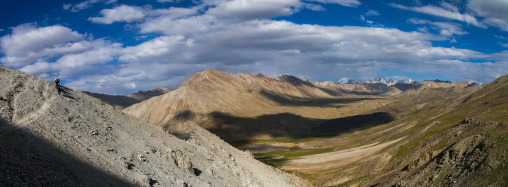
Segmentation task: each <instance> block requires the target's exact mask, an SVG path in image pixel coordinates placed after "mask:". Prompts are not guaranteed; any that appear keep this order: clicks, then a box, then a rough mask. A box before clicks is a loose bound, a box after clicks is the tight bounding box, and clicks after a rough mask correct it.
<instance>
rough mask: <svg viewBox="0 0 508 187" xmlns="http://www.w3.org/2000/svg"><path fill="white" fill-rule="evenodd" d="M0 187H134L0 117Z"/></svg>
mask: <svg viewBox="0 0 508 187" xmlns="http://www.w3.org/2000/svg"><path fill="white" fill-rule="evenodd" d="M0 186H135V185H134V184H131V183H129V182H127V181H124V180H122V179H121V178H118V177H116V176H114V175H112V174H110V173H108V172H105V171H103V170H100V169H97V168H94V167H93V166H92V165H90V164H88V163H85V162H83V161H80V160H78V159H77V158H74V157H72V156H71V155H70V154H69V153H66V152H64V151H62V150H60V149H59V148H58V146H57V145H55V143H52V142H48V141H46V140H45V139H41V138H39V137H37V136H36V135H33V134H32V133H30V132H28V131H26V130H24V129H21V128H18V127H16V126H14V125H13V124H11V123H9V122H7V121H6V120H5V119H1V118H0Z"/></svg>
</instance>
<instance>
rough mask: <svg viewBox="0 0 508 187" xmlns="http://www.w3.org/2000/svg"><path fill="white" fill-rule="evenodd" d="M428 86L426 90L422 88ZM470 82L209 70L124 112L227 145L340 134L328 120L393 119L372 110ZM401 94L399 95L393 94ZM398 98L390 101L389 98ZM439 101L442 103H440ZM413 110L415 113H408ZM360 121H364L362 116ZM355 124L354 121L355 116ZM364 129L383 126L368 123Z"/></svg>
mask: <svg viewBox="0 0 508 187" xmlns="http://www.w3.org/2000/svg"><path fill="white" fill-rule="evenodd" d="M424 84H425V85H424ZM468 85H469V84H468V83H434V82H422V83H418V84H407V85H402V86H401V85H400V84H395V85H393V86H390V87H389V86H387V85H386V84H381V83H361V84H336V83H333V82H310V81H304V80H300V79H298V78H296V77H293V76H287V75H285V76H279V77H269V76H264V75H261V74H258V75H250V74H244V73H239V74H236V75H233V74H229V73H225V72H220V71H217V70H206V71H204V72H199V73H196V74H195V75H194V76H192V77H191V78H189V79H188V80H187V81H185V82H184V83H182V84H181V85H180V86H179V87H178V88H177V89H176V90H174V91H172V92H170V93H167V94H164V95H162V96H159V97H155V98H152V99H149V100H146V101H144V102H141V103H138V104H135V105H133V106H131V107H128V108H126V109H125V110H123V112H125V113H127V114H131V115H133V116H136V117H138V118H140V119H144V120H147V121H148V122H150V123H152V124H155V125H157V126H163V127H166V128H168V130H169V131H171V132H174V133H175V134H177V133H178V131H179V129H180V128H183V127H182V126H180V125H178V124H181V123H179V122H180V121H186V120H192V121H195V122H196V123H197V124H199V125H200V126H201V127H204V128H205V129H207V130H209V131H211V132H212V133H214V134H216V135H218V136H219V137H221V138H223V139H226V140H228V141H236V140H242V139H271V138H297V137H305V136H316V135H318V136H322V135H326V136H329V135H337V134H339V133H343V131H340V130H335V131H331V132H330V131H328V132H325V131H326V129H330V128H325V127H323V126H326V125H325V124H323V123H325V122H326V121H329V120H334V119H337V118H342V117H351V116H356V115H363V116H367V117H369V118H367V119H369V120H371V121H373V120H378V119H381V121H383V120H384V122H386V121H390V120H392V116H389V115H396V113H395V114H387V113H383V114H381V115H377V114H375V115H373V113H374V112H371V111H372V110H374V109H377V108H382V107H385V106H387V105H388V104H390V103H394V102H404V101H406V100H408V99H410V98H409V97H413V96H415V95H418V94H420V93H422V92H424V90H425V89H427V90H425V92H433V90H436V89H444V88H446V89H451V91H450V92H448V93H447V95H446V97H455V96H458V95H460V94H464V93H467V92H469V91H471V90H473V89H474V87H472V86H471V87H468ZM393 89H398V92H395V91H393V94H389V93H392V92H389V91H390V90H393ZM392 95H393V96H398V97H391V96H392ZM436 101H438V100H436ZM406 111H412V110H406ZM360 117H361V116H360ZM351 119H356V118H355V117H353V118H351ZM364 124H365V126H362V127H367V126H371V125H372V124H379V122H374V123H370V122H369V121H365V123H364Z"/></svg>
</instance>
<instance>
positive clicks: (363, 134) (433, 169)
mask: <svg viewBox="0 0 508 187" xmlns="http://www.w3.org/2000/svg"><path fill="white" fill-rule="evenodd" d="M438 84H441V83H438ZM442 84H449V83H442ZM427 85H428V83H427ZM436 86H437V85H436ZM471 88H474V89H472V90H471V91H470V92H467V93H464V94H458V93H462V92H461V91H462V90H461V89H457V88H454V87H447V86H444V85H441V87H440V88H432V89H429V88H426V89H422V90H421V91H420V92H419V94H416V95H412V96H407V98H408V100H406V101H404V102H395V103H393V104H391V105H389V106H387V107H383V108H379V109H376V110H374V111H375V112H386V113H389V114H393V115H394V116H395V117H396V118H397V119H396V120H394V121H391V122H389V123H385V124H380V125H378V126H373V127H369V128H365V129H361V130H358V131H354V132H352V133H350V134H344V135H340V136H336V137H332V138H326V139H321V140H311V141H305V142H301V143H299V144H297V146H298V147H297V148H292V150H290V151H286V152H273V153H269V154H265V156H271V157H274V158H275V157H276V158H281V156H282V158H283V159H279V160H280V161H279V162H281V161H282V163H281V164H282V166H281V167H282V168H283V169H286V170H293V171H294V170H297V171H298V172H300V173H301V174H302V175H304V176H307V178H309V179H312V181H314V182H316V183H317V184H321V185H323V186H336V185H344V186H350V185H358V186H506V185H507V183H508V175H507V174H506V171H507V169H508V168H507V167H506V164H508V159H507V158H506V152H505V150H508V146H507V145H508V144H506V143H508V139H507V138H506V136H507V135H508V129H507V126H506V125H507V122H508V115H506V112H507V107H508V95H507V94H506V91H508V76H503V77H500V78H499V79H497V80H496V81H494V82H492V83H490V84H487V85H476V86H472V87H469V88H468V89H471ZM336 125H337V126H341V125H342V124H340V123H339V124H336ZM310 151H313V152H314V154H312V153H309V152H310ZM318 151H320V152H318ZM315 153H319V154H315ZM293 155H297V156H293ZM270 162H274V160H272V161H270Z"/></svg>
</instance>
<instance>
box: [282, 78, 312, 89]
mask: <svg viewBox="0 0 508 187" xmlns="http://www.w3.org/2000/svg"><path fill="white" fill-rule="evenodd" d="M278 78H279V80H281V81H284V82H287V83H289V84H291V85H293V86H302V85H306V86H309V87H316V86H315V85H314V84H312V83H310V82H309V81H304V80H302V79H299V78H298V77H295V76H292V75H281V76H279V77H278Z"/></svg>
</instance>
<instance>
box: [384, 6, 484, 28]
mask: <svg viewBox="0 0 508 187" xmlns="http://www.w3.org/2000/svg"><path fill="white" fill-rule="evenodd" d="M442 5H444V6H445V8H443V7H437V6H433V5H428V6H421V7H408V6H404V5H400V4H394V3H392V4H390V6H392V7H394V8H399V9H402V10H409V11H414V12H420V13H424V14H430V15H434V16H439V17H444V18H448V19H453V20H458V21H462V22H465V23H467V24H471V25H474V26H476V27H480V28H487V26H485V25H484V24H482V23H480V22H479V21H478V20H477V19H476V18H475V17H474V16H472V15H470V14H462V13H460V12H458V8H457V7H454V6H453V5H451V4H448V3H444V4H442Z"/></svg>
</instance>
